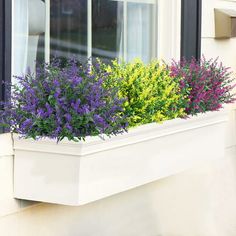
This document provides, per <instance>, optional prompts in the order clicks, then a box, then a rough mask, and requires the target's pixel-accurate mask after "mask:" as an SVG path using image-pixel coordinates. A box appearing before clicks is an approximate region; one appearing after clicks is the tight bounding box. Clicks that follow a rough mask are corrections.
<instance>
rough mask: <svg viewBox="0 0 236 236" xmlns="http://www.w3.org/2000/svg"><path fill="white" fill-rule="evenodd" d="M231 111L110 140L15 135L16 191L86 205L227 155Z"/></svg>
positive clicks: (27, 196)
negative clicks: (20, 136) (32, 137)
mask: <svg viewBox="0 0 236 236" xmlns="http://www.w3.org/2000/svg"><path fill="white" fill-rule="evenodd" d="M226 118H227V113H226V112H224V111H221V112H210V113H207V114H201V115H199V116H197V117H192V118H190V119H187V120H183V119H182V120H181V119H175V120H171V121H167V122H165V123H163V124H148V125H143V126H140V127H138V128H135V129H131V130H130V132H129V133H125V134H123V135H118V136H116V137H112V138H110V139H106V140H105V141H103V140H101V139H100V138H99V137H91V138H88V139H87V140H86V142H81V143H75V142H69V141H63V142H61V143H59V144H57V143H56V142H55V141H52V140H48V139H44V140H40V141H33V140H25V139H18V137H17V136H15V137H14V151H15V159H14V196H15V197H16V198H20V199H27V200H35V201H43V202H50V203H58V204H65V205H83V204H86V203H89V202H92V201H95V200H98V199H102V198H105V197H108V196H111V195H113V194H116V193H120V192H122V191H126V190H129V189H132V188H135V187H137V186H141V185H144V184H146V183H150V182H152V181H155V180H158V179H160V178H163V177H167V176H170V175H173V174H176V173H178V172H180V171H183V170H185V169H187V168H190V167H193V166H194V165H196V164H200V163H201V162H203V161H206V160H209V159H216V158H221V157H223V156H224V131H225V122H226Z"/></svg>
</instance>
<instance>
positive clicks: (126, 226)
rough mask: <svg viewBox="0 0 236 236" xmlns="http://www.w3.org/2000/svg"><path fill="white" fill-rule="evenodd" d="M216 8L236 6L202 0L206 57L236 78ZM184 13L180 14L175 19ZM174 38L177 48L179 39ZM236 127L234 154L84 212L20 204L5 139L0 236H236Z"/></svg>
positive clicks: (232, 48)
mask: <svg viewBox="0 0 236 236" xmlns="http://www.w3.org/2000/svg"><path fill="white" fill-rule="evenodd" d="M161 1H162V2H163V1H166V0H161ZM168 1H170V0H168ZM173 1H174V0H173ZM173 1H172V2H173ZM170 3H171V2H170ZM216 6H217V7H233V8H236V2H235V3H234V2H232V1H223V0H203V24H202V25H203V39H202V52H203V53H204V54H205V56H206V57H216V56H220V59H221V60H222V61H223V62H224V63H225V64H226V65H229V66H232V68H233V69H234V70H235V72H236V60H235V57H236V56H235V55H236V54H235V52H236V39H230V40H220V41H219V40H215V39H214V16H213V8H214V7H216ZM166 7H167V5H165V6H164V5H162V8H161V9H162V10H163V9H166ZM178 12H179V10H178V11H177V12H176V15H178ZM162 14H163V12H162ZM166 19H168V16H166ZM178 21H179V20H178ZM162 22H164V21H162ZM175 23H176V22H175ZM168 24H169V23H168ZM177 31H179V29H178V30H177ZM161 32H163V34H164V33H165V34H166V35H170V34H174V35H177V34H176V33H173V32H175V29H172V31H171V32H172V33H170V32H168V30H167V29H165V28H163V26H162V31H161ZM175 39H176V42H178V41H179V38H178V36H176V38H175ZM162 40H163V39H162ZM171 40H172V41H173V42H174V39H173V38H172V39H171ZM171 40H170V39H169V40H167V41H168V42H170V41H171ZM173 42H172V44H173ZM161 50H162V51H160V54H161V55H163V56H164V57H166V59H168V58H170V57H175V56H176V55H178V53H179V48H176V50H175V51H174V49H173V47H171V48H168V46H165V47H163V48H162V49H161ZM171 55H172V56H171ZM234 124H235V112H234V111H232V115H231V117H230V122H229V125H228V131H227V137H228V140H227V143H226V146H227V147H232V148H228V149H227V155H226V157H225V158H224V159H221V160H219V161H214V162H207V163H205V164H204V165H203V166H199V167H197V168H195V169H192V170H189V171H186V172H184V173H181V174H178V175H175V176H172V177H169V178H166V179H163V180H160V181H157V182H154V183H151V184H148V185H145V186H142V187H139V188H137V189H134V190H131V191H128V192H124V193H122V194H118V195H115V196H113V197H109V198H107V199H104V200H101V201H97V202H94V203H91V204H88V205H85V206H82V207H66V206H58V205H50V204H42V203H39V204H36V203H31V202H26V201H19V200H18V201H17V200H14V199H13V198H12V187H13V181H12V173H13V157H12V152H11V139H10V137H9V136H7V135H1V136H0V187H1V188H0V189H1V192H0V235H1V236H32V235H34V236H54V235H55V236H235V235H236V221H235V219H236V160H235V157H236V156H235V155H236V153H235V149H234V145H235V140H236V138H235V125H234ZM193 151H194V150H193Z"/></svg>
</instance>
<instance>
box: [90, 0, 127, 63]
mask: <svg viewBox="0 0 236 236" xmlns="http://www.w3.org/2000/svg"><path fill="white" fill-rule="evenodd" d="M92 4H93V8H92V57H93V58H96V57H99V58H102V59H104V60H108V59H114V58H116V57H123V42H122V40H123V34H122V33H123V20H124V17H123V2H119V1H114V0H93V1H92Z"/></svg>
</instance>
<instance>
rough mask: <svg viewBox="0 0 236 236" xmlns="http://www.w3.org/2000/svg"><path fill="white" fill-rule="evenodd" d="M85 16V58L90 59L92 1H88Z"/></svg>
mask: <svg viewBox="0 0 236 236" xmlns="http://www.w3.org/2000/svg"><path fill="white" fill-rule="evenodd" d="M87 8H88V15H87V17H88V18H87V48H88V49H87V57H88V58H91V57H92V0H88V6H87Z"/></svg>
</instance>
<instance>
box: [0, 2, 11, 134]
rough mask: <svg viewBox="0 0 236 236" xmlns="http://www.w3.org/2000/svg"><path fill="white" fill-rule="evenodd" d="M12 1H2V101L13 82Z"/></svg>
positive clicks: (0, 25)
mask: <svg viewBox="0 0 236 236" xmlns="http://www.w3.org/2000/svg"><path fill="white" fill-rule="evenodd" d="M11 3H12V0H0V100H1V101H5V100H6V91H5V85H4V84H3V82H10V81H11V38H12V37H11V29H12V27H11V26H12V23H11V22H12V16H11V10H12V7H11V6H12V4H11ZM1 131H2V130H0V132H1Z"/></svg>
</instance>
